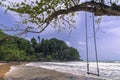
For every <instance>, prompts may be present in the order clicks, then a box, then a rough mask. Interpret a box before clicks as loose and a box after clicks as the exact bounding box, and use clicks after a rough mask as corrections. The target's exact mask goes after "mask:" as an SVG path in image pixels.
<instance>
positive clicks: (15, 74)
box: [0, 63, 102, 80]
mask: <svg viewBox="0 0 120 80" xmlns="http://www.w3.org/2000/svg"><path fill="white" fill-rule="evenodd" d="M0 76H1V79H2V78H3V77H4V79H5V80H102V79H97V78H91V77H85V76H76V75H72V74H67V73H61V72H57V71H53V70H48V69H43V68H40V67H31V66H24V65H18V64H17V65H16V64H13V63H6V64H2V65H0Z"/></svg>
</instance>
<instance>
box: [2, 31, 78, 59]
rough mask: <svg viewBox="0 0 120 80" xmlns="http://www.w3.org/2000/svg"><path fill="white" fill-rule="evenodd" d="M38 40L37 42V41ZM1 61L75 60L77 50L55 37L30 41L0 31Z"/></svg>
mask: <svg viewBox="0 0 120 80" xmlns="http://www.w3.org/2000/svg"><path fill="white" fill-rule="evenodd" d="M37 41H38V42H37ZM0 60H1V61H77V60H80V55H79V52H78V51H77V50H76V49H75V48H73V47H68V46H67V45H66V43H65V42H64V41H62V40H58V39H56V38H52V39H50V40H48V39H44V38H43V39H40V36H38V40H36V39H35V38H32V39H31V41H29V40H26V39H24V38H19V37H17V36H11V35H7V34H5V33H3V32H2V31H0Z"/></svg>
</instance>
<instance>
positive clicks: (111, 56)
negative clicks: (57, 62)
mask: <svg viewBox="0 0 120 80" xmlns="http://www.w3.org/2000/svg"><path fill="white" fill-rule="evenodd" d="M12 13H13V12H8V14H4V9H3V8H0V24H4V25H6V26H11V27H12V26H14V24H15V21H16V20H19V19H20V17H18V16H14V15H12ZM87 14H88V34H89V35H88V42H89V44H88V45H89V46H88V47H89V59H90V60H94V59H95V52H94V43H93V38H94V37H93V31H92V30H93V29H92V25H93V24H92V18H91V15H92V14H91V13H87ZM97 18H98V17H95V20H96V19H97ZM75 20H76V23H75V25H74V26H75V27H76V29H73V31H72V32H71V33H69V32H68V31H66V30H62V31H61V32H57V31H56V30H55V29H54V28H52V27H50V26H49V27H48V28H47V29H46V30H45V31H44V32H42V33H41V34H34V33H29V34H26V35H21V37H24V38H26V39H30V38H32V37H34V38H37V36H38V35H40V37H41V38H45V39H50V38H54V37H55V38H57V39H60V40H63V41H65V42H66V44H67V45H68V46H70V47H74V48H76V49H77V50H78V51H79V53H80V56H81V59H83V60H86V42H85V41H86V39H85V12H79V15H77V16H75ZM119 24H120V17H118V16H117V17H116V16H102V17H101V22H100V25H99V24H97V23H95V27H96V40H97V51H98V58H99V60H120V25H119ZM98 26H99V28H98ZM0 28H2V27H1V26H0ZM7 33H8V34H16V33H15V32H7Z"/></svg>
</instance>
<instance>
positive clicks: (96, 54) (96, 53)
mask: <svg viewBox="0 0 120 80" xmlns="http://www.w3.org/2000/svg"><path fill="white" fill-rule="evenodd" d="M94 20H95V19H94V14H92V22H93V32H94V46H95V56H96V65H97V75H98V76H99V66H98V52H97V44H96V32H95V21H94Z"/></svg>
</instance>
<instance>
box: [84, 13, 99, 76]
mask: <svg viewBox="0 0 120 80" xmlns="http://www.w3.org/2000/svg"><path fill="white" fill-rule="evenodd" d="M92 23H93V33H94V36H93V37H94V50H95V57H96V66H97V73H92V72H90V71H89V70H90V69H89V50H88V49H89V47H88V24H87V12H85V32H86V56H87V74H92V75H97V76H99V65H98V53H97V44H96V33H95V22H94V14H92Z"/></svg>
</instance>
